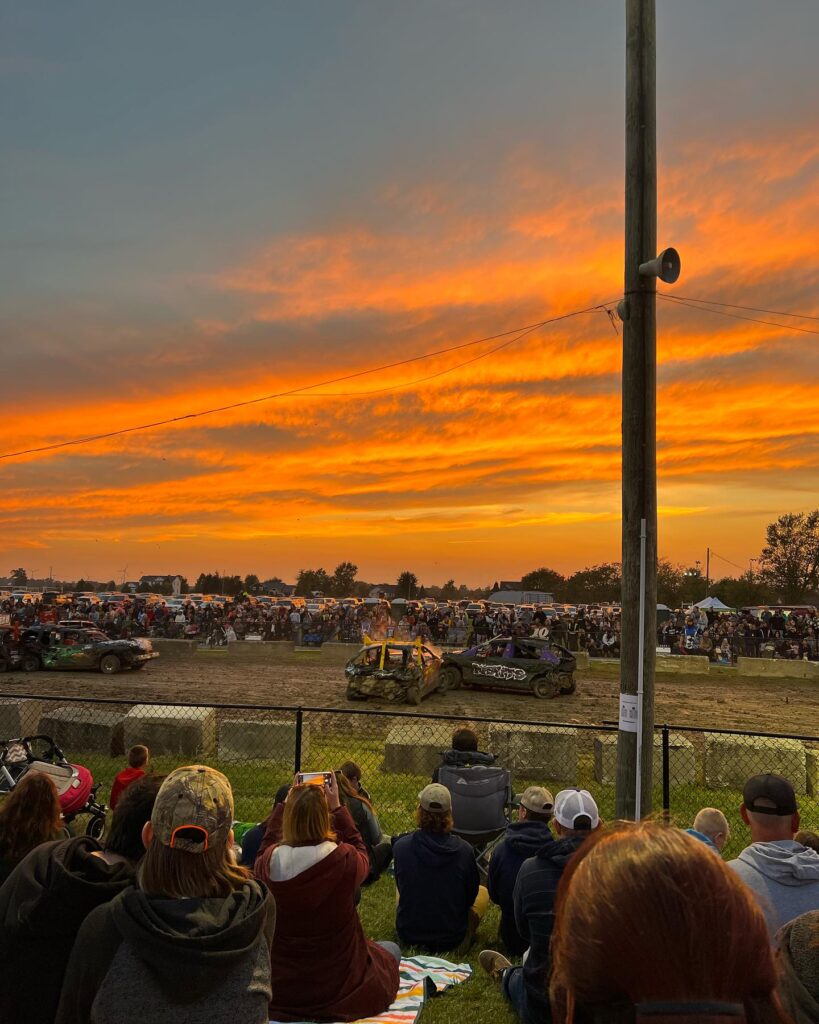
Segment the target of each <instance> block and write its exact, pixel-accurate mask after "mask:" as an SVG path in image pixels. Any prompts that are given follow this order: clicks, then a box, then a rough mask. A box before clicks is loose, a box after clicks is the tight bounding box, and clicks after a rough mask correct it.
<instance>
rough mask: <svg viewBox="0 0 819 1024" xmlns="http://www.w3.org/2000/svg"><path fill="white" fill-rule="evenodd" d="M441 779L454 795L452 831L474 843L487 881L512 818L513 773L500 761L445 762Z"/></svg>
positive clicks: (473, 845) (439, 778)
mask: <svg viewBox="0 0 819 1024" xmlns="http://www.w3.org/2000/svg"><path fill="white" fill-rule="evenodd" d="M438 781H439V782H440V783H441V785H442V786H445V787H446V788H447V789H448V790H449V792H450V795H451V796H452V821H453V826H452V831H453V833H454V834H455V835H457V836H460V837H461V838H462V839H465V840H466V841H467V842H468V843H469V845H470V846H471V847H472V849H473V851H474V853H475V863H476V864H477V865H478V871H479V872H480V874H481V880H482V881H483V882H484V883H485V882H486V877H487V873H488V870H489V858H490V857H491V855H492V850H493V849H494V848H495V846H497V844H498V843H499V842H500V841H501V839H503V837H504V835H505V833H506V827H507V825H509V822H510V820H511V818H510V814H511V810H512V773H511V772H510V771H509V770H508V769H507V768H501V767H500V766H498V765H491V766H490V765H478V764H476V765H472V766H471V767H469V768H456V767H454V766H452V765H442V766H441V769H440V772H439V774H438Z"/></svg>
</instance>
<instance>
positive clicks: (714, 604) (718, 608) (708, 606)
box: [694, 597, 735, 612]
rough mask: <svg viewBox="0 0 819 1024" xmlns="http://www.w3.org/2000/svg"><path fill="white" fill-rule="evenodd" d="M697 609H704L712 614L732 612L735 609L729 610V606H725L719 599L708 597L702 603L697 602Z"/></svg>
mask: <svg viewBox="0 0 819 1024" xmlns="http://www.w3.org/2000/svg"><path fill="white" fill-rule="evenodd" d="M694 607H695V608H704V609H705V610H706V611H711V612H732V611H734V610H735V609H734V608H729V607H728V605H727V604H723V603H722V601H720V599H719V598H718V597H706V598H703V600H702V601H697V603H696V604H695V605H694Z"/></svg>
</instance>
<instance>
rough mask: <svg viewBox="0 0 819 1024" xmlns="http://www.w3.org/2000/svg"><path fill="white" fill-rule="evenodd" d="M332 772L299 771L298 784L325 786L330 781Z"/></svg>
mask: <svg viewBox="0 0 819 1024" xmlns="http://www.w3.org/2000/svg"><path fill="white" fill-rule="evenodd" d="M331 774H332V773H331V772H299V773H298V775H297V776H296V781H297V783H298V785H300V786H301V785H307V786H323V785H324V784H325V782H329V781H330V775H331Z"/></svg>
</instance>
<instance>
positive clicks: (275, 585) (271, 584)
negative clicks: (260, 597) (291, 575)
mask: <svg viewBox="0 0 819 1024" xmlns="http://www.w3.org/2000/svg"><path fill="white" fill-rule="evenodd" d="M286 585H287V584H286V583H285V582H284V580H283V579H281V578H280V577H278V576H271V577H270V579H269V580H265V581H264V583H263V584H262V590H264V591H266V592H267V593H268V594H269V593H271V592H272V591H274V590H278V591H279V593H281V594H283V593H284V588H285V586H286Z"/></svg>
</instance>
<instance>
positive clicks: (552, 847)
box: [514, 836, 583, 1024]
mask: <svg viewBox="0 0 819 1024" xmlns="http://www.w3.org/2000/svg"><path fill="white" fill-rule="evenodd" d="M582 842H583V838H582V837H580V836H567V837H565V838H563V839H557V840H554V841H553V842H548V843H546V844H545V845H544V846H543V847H541V849H540V850H539V851H538V854H537V856H535V857H531V858H530V859H529V860H527V861H525V862H524V864H523V867H521V869H520V871H519V872H518V880H517V882H516V883H515V897H514V898H515V922H516V924H517V927H518V931H519V932H520V934H521V936H522V938H523V939H524V940H525V941H526V942H528V944H529V955H528V956H527V958H526V963H525V964H524V965H523V968H522V970H523V983H524V989H525V992H526V1000H525V1011H524V1013H523V1014H522V1015H521V1016H522V1019H523V1022H524V1024H545V1022H547V1021H549V1020H551V1011H550V1008H549V992H548V982H549V970H550V967H551V958H550V955H549V944H550V942H551V939H552V928H553V927H554V922H555V899H556V897H557V886H558V883H559V882H560V876H561V875H562V874H563V869H564V868H565V867H566V865H567V864H568V862H569V859H570V858H571V856H572V854H573V853H574V852H575V850H576V849H577V848H578V847H579V846H580V844H581V843H582Z"/></svg>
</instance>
